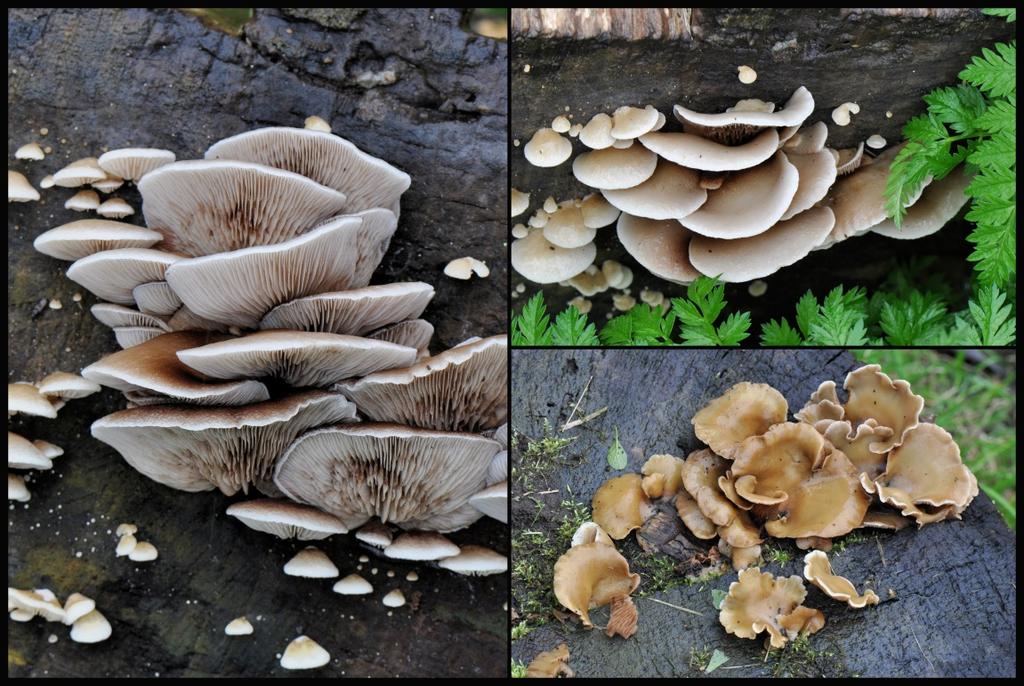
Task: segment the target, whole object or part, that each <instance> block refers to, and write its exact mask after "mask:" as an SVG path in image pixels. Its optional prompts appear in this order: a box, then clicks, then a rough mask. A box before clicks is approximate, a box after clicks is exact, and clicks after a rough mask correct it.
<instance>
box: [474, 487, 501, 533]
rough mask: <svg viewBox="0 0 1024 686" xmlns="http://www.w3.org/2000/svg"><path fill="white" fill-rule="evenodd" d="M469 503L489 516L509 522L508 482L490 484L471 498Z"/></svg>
mask: <svg viewBox="0 0 1024 686" xmlns="http://www.w3.org/2000/svg"><path fill="white" fill-rule="evenodd" d="M469 504H470V505H472V506H473V507H475V508H476V509H478V510H480V511H481V512H483V513H484V514H485V515H487V516H488V517H492V518H494V519H497V520H498V521H499V522H502V523H503V524H508V482H506V481H502V482H500V483H496V484H494V485H493V486H488V487H487V488H485V489H484V490H482V491H480V492H479V493H477V494H476V495H474V496H473V497H472V498H470V499H469Z"/></svg>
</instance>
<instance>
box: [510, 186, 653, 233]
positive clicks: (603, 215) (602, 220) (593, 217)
mask: <svg viewBox="0 0 1024 686" xmlns="http://www.w3.org/2000/svg"><path fill="white" fill-rule="evenodd" d="M655 173H657V172H655ZM579 206H580V212H582V213H583V225H584V226H588V227H590V228H592V229H600V228H601V227H602V226H608V225H609V224H612V223H614V222H615V220H616V219H618V218H619V208H618V207H615V206H614V205H612V204H611V203H610V202H608V201H607V200H605V199H604V196H602V195H601V194H600V193H591V194H590V195H588V196H586V197H585V198H583V199H582V200H581V201H580V202H579ZM513 235H514V234H513Z"/></svg>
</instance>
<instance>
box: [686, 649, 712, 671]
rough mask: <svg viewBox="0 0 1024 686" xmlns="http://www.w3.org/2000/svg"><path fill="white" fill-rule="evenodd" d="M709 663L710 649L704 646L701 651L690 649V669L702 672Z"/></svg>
mask: <svg viewBox="0 0 1024 686" xmlns="http://www.w3.org/2000/svg"><path fill="white" fill-rule="evenodd" d="M709 662H711V649H710V648H708V647H707V646H704V647H703V648H701V649H699V650H698V649H697V648H690V668H691V669H695V670H697V671H698V672H703V671H704V669H705V668H706V667H707V666H708V663H709Z"/></svg>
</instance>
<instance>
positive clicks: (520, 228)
mask: <svg viewBox="0 0 1024 686" xmlns="http://www.w3.org/2000/svg"><path fill="white" fill-rule="evenodd" d="M529 235H530V230H529V229H528V228H526V224H516V225H515V226H513V227H512V238H526V237H527V236H529Z"/></svg>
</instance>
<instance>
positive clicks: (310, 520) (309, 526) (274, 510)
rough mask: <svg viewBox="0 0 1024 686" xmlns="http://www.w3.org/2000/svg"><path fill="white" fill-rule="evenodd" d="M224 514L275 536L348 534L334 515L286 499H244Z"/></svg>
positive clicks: (306, 537) (310, 537) (315, 537)
mask: <svg viewBox="0 0 1024 686" xmlns="http://www.w3.org/2000/svg"><path fill="white" fill-rule="evenodd" d="M225 514H228V515H230V516H232V517H235V518H236V519H238V521H240V522H242V523H243V524H245V525H246V526H247V527H249V528H250V529H255V530H256V531H265V532H266V533H268V534H273V535H275V536H277V537H278V538H296V539H298V540H300V541H316V540H320V539H324V538H327V537H328V536H331V535H334V534H346V533H348V528H347V527H346V526H345V524H344V523H343V522H342V521H341V520H340V519H338V518H337V517H334V516H333V515H329V514H327V513H326V512H321V511H320V510H318V509H316V508H315V507H310V506H308V505H300V504H299V503H293V502H291V501H288V500H273V499H270V498H264V499H260V500H246V501H243V502H240V503H235V504H233V505H231V506H230V507H228V509H227V510H225Z"/></svg>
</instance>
